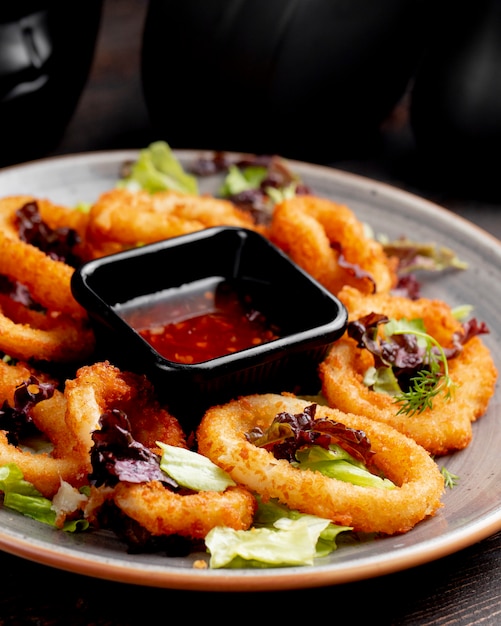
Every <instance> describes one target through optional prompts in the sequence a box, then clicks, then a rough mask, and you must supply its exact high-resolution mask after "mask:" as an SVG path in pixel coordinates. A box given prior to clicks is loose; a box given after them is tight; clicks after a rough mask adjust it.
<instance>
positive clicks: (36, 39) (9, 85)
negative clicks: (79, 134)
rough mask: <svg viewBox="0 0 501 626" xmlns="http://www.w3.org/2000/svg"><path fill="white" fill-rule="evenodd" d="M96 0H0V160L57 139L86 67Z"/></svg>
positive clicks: (31, 152) (43, 149) (40, 152)
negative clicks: (0, 4)
mask: <svg viewBox="0 0 501 626" xmlns="http://www.w3.org/2000/svg"><path fill="white" fill-rule="evenodd" d="M102 2H103V0H86V2H68V1H66V0H55V1H52V2H51V1H45V2H41V1H39V2H37V1H35V0H33V1H29V2H26V1H20V2H12V3H10V2H9V3H7V2H2V6H1V7H0V166H5V165H8V164H13V163H18V162H22V161H28V160H31V159H36V158H40V157H43V156H45V155H46V154H47V153H48V152H49V151H50V150H51V149H52V148H53V147H54V146H55V145H57V143H58V141H59V140H60V138H61V136H62V134H63V132H64V130H65V129H66V126H67V124H68V122H69V120H70V119H71V116H72V114H73V112H74V110H75V108H76V106H77V104H78V100H79V98H80V95H81V92H82V90H83V88H84V86H85V82H86V80H87V77H88V74H89V71H90V67H91V63H92V60H93V56H94V49H95V43H96V38H97V34H98V31H99V25H100V18H101V10H102Z"/></svg>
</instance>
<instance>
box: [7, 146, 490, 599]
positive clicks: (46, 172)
mask: <svg viewBox="0 0 501 626" xmlns="http://www.w3.org/2000/svg"><path fill="white" fill-rule="evenodd" d="M137 154H138V153H137V151H135V150H123V151H111V152H96V153H86V154H82V155H70V156H65V157H55V158H49V159H44V160H41V161H36V162H31V163H27V164H23V165H18V166H12V167H8V168H5V169H3V170H1V171H0V197H5V196H9V195H26V196H35V197H37V198H47V199H50V201H51V202H53V203H55V204H59V205H64V206H67V207H73V206H76V205H77V204H79V203H93V202H95V201H96V200H97V198H98V197H99V196H100V195H101V194H103V193H105V192H106V191H108V190H110V189H113V188H114V187H115V186H116V183H117V180H118V179H119V178H120V177H121V175H122V171H123V167H124V164H126V163H130V162H133V161H134V160H135V159H136V158H137ZM201 154H202V153H198V152H196V151H176V156H177V157H178V159H179V161H180V162H181V164H182V165H183V166H184V167H185V168H186V169H189V168H190V164H192V163H193V162H194V161H196V160H197V159H199V158H200V156H201ZM289 167H290V169H291V170H292V171H293V172H295V173H297V175H298V176H299V177H300V179H301V181H302V182H303V183H304V184H305V185H307V186H308V187H309V188H310V189H311V190H313V192H314V193H315V194H316V195H319V196H321V197H325V198H329V199H332V200H333V201H336V202H340V203H343V204H345V205H347V206H349V207H350V209H351V210H352V211H354V213H355V214H356V215H357V217H358V218H359V219H360V220H361V221H363V222H364V223H365V224H367V225H368V226H369V227H370V228H371V230H372V231H373V232H374V233H375V234H377V235H381V236H384V237H386V238H389V239H397V238H399V237H406V236H410V235H412V239H413V240H416V241H422V242H433V243H434V244H436V245H438V246H444V247H447V248H449V249H453V250H454V252H455V254H456V255H457V257H458V258H460V259H461V260H462V261H464V263H465V267H466V269H451V270H446V271H443V272H430V273H426V275H424V276H422V277H420V280H421V281H422V292H423V294H424V295H425V296H426V297H429V298H438V299H441V300H444V301H446V302H447V303H449V304H450V305H451V306H453V307H459V306H464V305H473V306H474V310H475V316H476V317H477V318H478V319H480V320H482V321H483V322H484V323H485V324H486V325H487V327H488V329H489V333H488V334H486V335H485V338H484V342H485V344H486V345H487V346H488V347H489V348H490V349H491V352H492V354H493V357H494V360H495V361H496V366H497V368H498V369H499V368H501V360H500V357H499V356H498V355H499V351H497V350H496V346H498V345H499V344H500V342H501V310H500V308H499V304H498V303H499V299H500V293H498V291H499V290H500V289H501V288H500V287H499V285H501V244H500V243H499V241H498V240H496V239H495V238H494V237H492V236H491V235H489V234H488V233H486V232H484V231H482V230H481V229H480V228H477V227H475V226H474V225H472V224H471V223H469V222H467V221H466V220H464V219H462V218H460V217H457V216H456V215H454V214H452V213H450V212H449V211H447V210H446V209H443V208H442V207H439V206H437V205H435V204H433V203H431V202H429V201H427V200H424V199H422V198H419V197H417V196H415V195H413V194H410V193H408V192H405V191H402V190H399V189H396V188H394V187H392V186H390V185H387V184H384V183H380V182H376V181H373V180H370V179H367V178H364V177H361V176H358V175H354V174H348V173H345V172H341V171H338V170H335V169H332V168H328V167H323V166H318V165H311V164H306V163H301V162H295V161H290V162H289ZM220 185H221V175H220V174H217V173H216V174H213V175H210V176H205V177H203V178H200V191H201V192H203V193H206V194H214V195H216V194H217V192H218V190H219V189H220ZM500 412H501V397H500V396H499V391H498V390H497V389H496V391H495V394H494V396H493V397H492V399H491V401H490V403H489V406H488V409H487V411H486V413H485V414H484V415H483V416H482V417H481V419H479V420H478V421H476V422H475V423H474V424H473V438H472V441H471V443H469V445H468V446H467V447H465V449H463V450H460V451H458V452H455V453H453V454H450V455H447V456H444V457H441V458H440V459H439V464H440V465H443V466H446V467H447V470H448V472H450V473H451V474H452V475H454V476H456V477H457V478H458V481H457V484H456V485H454V487H452V488H448V489H446V491H445V493H444V495H443V498H442V500H443V507H442V508H441V509H440V510H439V511H438V512H437V513H436V515H434V516H433V517H431V518H429V519H425V520H424V521H422V522H421V523H419V524H417V525H416V526H415V527H414V528H413V529H412V530H410V531H409V532H406V533H404V534H398V535H394V536H388V537H384V538H381V539H371V538H366V539H365V538H364V539H360V540H356V539H354V540H352V541H347V542H340V543H339V546H338V548H337V549H336V550H334V551H333V552H332V553H331V554H329V555H328V556H326V557H322V558H319V559H317V560H316V561H315V563H314V565H308V566H287V567H274V568H254V569H251V568H249V569H210V568H209V569H207V568H199V567H197V563H199V562H200V560H201V559H202V558H203V556H204V555H203V554H202V553H200V552H194V553H192V554H189V555H188V556H180V557H177V556H165V555H164V554H156V553H145V554H142V553H128V552H127V550H126V549H124V545H123V543H122V542H121V541H120V540H119V539H118V538H117V537H116V536H115V535H114V534H113V533H111V532H108V531H104V530H98V531H93V532H88V533H85V532H83V533H65V532H61V531H60V530H57V529H55V528H53V527H51V526H49V525H46V524H41V523H39V522H37V521H34V520H32V519H30V518H28V517H24V516H21V515H19V514H17V513H16V512H14V511H12V510H10V509H7V508H5V507H0V549H2V550H4V551H6V552H10V553H12V554H15V555H17V556H20V557H23V558H26V559H30V560H34V561H37V562H39V563H41V564H44V565H47V566H52V567H57V568H61V569H63V570H67V571H72V572H75V573H79V574H84V575H88V576H93V577H96V578H102V579H107V580H114V581H118V582H125V583H133V584H140V585H149V586H154V587H164V588H171V589H185V590H198V591H263V590H285V589H294V588H308V587H319V586H326V585H334V584H340V583H346V582H352V581H356V580H362V579H366V578H372V577H376V576H380V575H384V574H388V573H392V572H396V571H400V570H403V569H407V568H411V567H414V566H417V565H420V564H423V563H427V562H430V561H433V560H435V559H438V558H440V557H442V556H445V555H448V554H451V553H453V552H456V551H458V550H461V549H462V548H464V547H467V546H469V545H472V544H473V543H475V542H477V541H479V540H481V539H484V538H486V537H488V536H489V535H491V534H494V533H495V532H497V531H499V530H500V529H501V467H500V465H499V462H498V459H497V450H499V449H500V448H501V426H500V423H499V418H500V417H501V416H500ZM494 451H496V453H494Z"/></svg>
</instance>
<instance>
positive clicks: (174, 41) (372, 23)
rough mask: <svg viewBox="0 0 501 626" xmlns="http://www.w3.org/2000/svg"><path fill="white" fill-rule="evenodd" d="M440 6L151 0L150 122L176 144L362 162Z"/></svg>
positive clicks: (423, 1)
mask: <svg viewBox="0 0 501 626" xmlns="http://www.w3.org/2000/svg"><path fill="white" fill-rule="evenodd" d="M440 4H441V1H440V0H439V1H438V2H437V1H431V0H406V1H405V2H402V0H379V1H378V2H374V0H210V1H209V2H207V0H182V1H179V0H150V3H149V8H148V13H147V17H146V22H145V29H144V38H143V47H142V79H143V90H144V96H145V102H146V105H147V108H148V111H149V114H150V120H151V124H152V126H153V128H154V130H155V131H156V134H157V136H158V138H159V139H160V138H162V139H165V140H166V141H167V142H168V143H169V144H170V145H171V146H172V147H174V148H192V149H199V148H202V149H222V150H237V151H250V152H255V153H280V154H282V155H283V156H286V157H289V158H300V159H303V160H311V161H316V162H322V161H329V160H330V161H332V160H333V159H335V158H346V157H349V156H353V155H357V154H358V156H360V154H361V153H363V151H364V150H367V149H368V148H370V147H371V143H372V142H373V140H374V138H375V136H377V133H378V129H379V125H380V123H381V122H382V120H384V118H385V117H386V116H387V115H388V114H389V113H390V112H391V111H392V109H393V107H394V106H395V104H396V103H397V101H398V100H399V99H400V98H401V96H402V95H403V93H404V92H405V90H406V88H407V85H408V83H409V79H410V77H411V76H412V75H413V72H414V70H415V68H416V65H417V62H418V60H419V59H420V56H421V53H422V51H423V49H424V47H425V45H426V38H427V32H428V30H429V29H430V27H431V26H432V25H433V16H434V14H435V12H436V10H437V7H438V6H440Z"/></svg>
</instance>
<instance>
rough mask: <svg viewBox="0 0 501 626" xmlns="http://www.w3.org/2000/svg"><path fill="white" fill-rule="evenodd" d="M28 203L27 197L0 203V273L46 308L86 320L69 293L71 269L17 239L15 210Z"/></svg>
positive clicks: (18, 197) (3, 199) (28, 198)
mask: <svg viewBox="0 0 501 626" xmlns="http://www.w3.org/2000/svg"><path fill="white" fill-rule="evenodd" d="M32 200H33V199H32V198H31V197H30V196H9V197H6V198H2V199H1V200H0V250H1V254H0V274H5V275H6V276H9V277H10V278H12V279H14V280H17V281H19V282H20V283H22V284H23V285H26V287H28V289H29V291H30V293H31V294H32V296H33V298H34V299H35V300H36V301H37V302H39V303H40V304H42V305H43V306H44V307H45V308H46V309H51V310H54V311H59V312H61V313H67V314H68V315H72V316H74V317H78V318H82V317H86V315H87V314H86V312H85V310H84V309H83V307H81V306H80V304H78V302H77V301H76V300H75V299H74V298H73V295H72V293H71V276H72V275H73V271H74V270H73V268H72V267H70V266H69V265H67V264H66V263H63V262H62V261H57V260H55V259H52V258H51V257H49V256H48V255H47V254H45V253H44V252H42V251H41V250H39V249H38V248H36V247H35V246H33V245H31V244H29V243H27V242H25V241H22V240H21V239H20V238H19V235H18V233H17V229H16V226H15V215H16V211H17V210H18V209H20V208H21V207H23V206H24V204H26V202H31V201H32Z"/></svg>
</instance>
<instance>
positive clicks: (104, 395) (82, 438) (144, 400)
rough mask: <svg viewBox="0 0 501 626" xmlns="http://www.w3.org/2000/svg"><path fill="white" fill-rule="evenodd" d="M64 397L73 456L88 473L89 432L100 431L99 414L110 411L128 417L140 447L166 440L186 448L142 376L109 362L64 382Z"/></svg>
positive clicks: (176, 424) (174, 422)
mask: <svg viewBox="0 0 501 626" xmlns="http://www.w3.org/2000/svg"><path fill="white" fill-rule="evenodd" d="M64 395H65V398H66V402H67V411H66V424H67V427H68V430H69V431H70V432H71V433H72V435H73V454H74V455H75V457H76V458H79V459H80V461H81V462H82V463H83V464H84V465H85V466H86V467H87V471H88V472H89V473H90V472H91V470H92V467H91V462H90V450H91V447H92V445H93V442H92V433H93V431H95V430H97V429H98V428H99V420H100V417H101V415H102V414H103V413H106V412H107V411H110V410H112V409H120V410H122V411H124V412H125V413H126V414H127V417H128V418H129V420H130V423H131V429H132V435H133V436H134V438H135V439H137V440H138V441H140V442H141V443H142V444H143V445H145V446H147V447H149V448H151V449H153V450H158V449H157V446H156V443H155V442H156V441H169V442H170V443H171V444H172V445H176V446H183V447H186V443H185V435H184V432H183V430H182V428H181V426H180V424H179V422H178V421H177V419H176V418H174V417H173V416H172V415H170V414H169V413H168V411H167V410H165V409H164V408H162V407H161V406H160V405H159V404H158V402H157V401H156V399H155V397H154V392H153V387H152V385H151V383H150V382H149V381H148V380H147V379H146V378H145V377H144V376H140V375H138V374H133V373H131V372H122V371H121V370H119V369H118V368H117V367H115V366H114V365H111V364H110V363H109V362H108V361H105V362H98V363H94V364H92V365H85V366H83V367H81V368H80V369H79V370H78V371H77V374H76V377H75V378H74V379H72V380H67V381H66V385H65V389H64Z"/></svg>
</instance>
